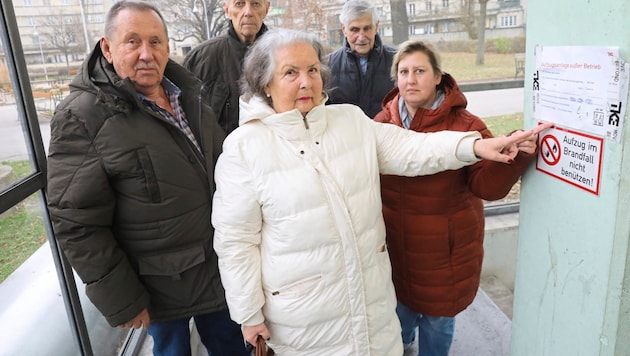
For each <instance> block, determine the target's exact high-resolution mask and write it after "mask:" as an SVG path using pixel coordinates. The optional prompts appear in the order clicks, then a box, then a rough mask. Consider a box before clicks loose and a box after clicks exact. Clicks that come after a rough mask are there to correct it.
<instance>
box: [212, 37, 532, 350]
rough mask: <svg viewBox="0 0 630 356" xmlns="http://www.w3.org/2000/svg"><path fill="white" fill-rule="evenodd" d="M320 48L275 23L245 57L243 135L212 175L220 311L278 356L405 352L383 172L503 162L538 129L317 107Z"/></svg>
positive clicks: (235, 135) (237, 134) (322, 70)
mask: <svg viewBox="0 0 630 356" xmlns="http://www.w3.org/2000/svg"><path fill="white" fill-rule="evenodd" d="M322 55H323V50H322V46H321V45H320V44H319V42H318V41H317V40H316V39H315V38H314V37H313V36H312V35H309V34H306V33H303V32H299V31H293V30H287V29H273V30H270V31H269V32H267V33H266V34H265V35H264V36H263V37H262V38H261V39H260V40H258V41H257V42H256V44H255V45H254V46H253V47H252V48H251V49H250V52H249V54H248V56H247V57H246V59H245V64H244V72H243V88H244V95H243V96H242V97H241V102H240V127H239V128H238V129H236V130H235V131H233V132H232V133H231V134H230V135H229V136H228V137H227V139H226V140H225V143H224V146H223V154H222V155H221V156H220V157H219V160H218V163H217V167H216V170H215V172H216V174H215V179H216V184H217V191H216V193H215V195H214V204H213V210H212V211H213V213H212V223H213V225H214V227H215V237H214V239H215V240H214V248H215V250H216V252H217V254H218V256H219V269H220V273H221V278H222V281H223V284H224V287H225V290H226V298H227V302H228V306H229V310H230V315H231V317H232V319H233V320H234V321H236V322H237V323H239V324H241V325H242V327H243V335H244V337H245V339H246V340H247V341H248V342H250V343H252V344H254V343H255V340H256V338H257V337H258V335H261V336H262V337H264V338H265V339H268V341H267V343H268V344H269V346H270V347H272V348H273V349H274V350H275V351H276V354H277V355H301V356H303V355H317V356H321V355H361V356H366V355H396V356H399V355H402V353H403V345H402V341H401V336H400V323H399V321H398V318H397V317H396V313H395V308H396V297H395V294H394V287H393V284H392V280H391V267H390V261H389V256H388V254H387V246H386V245H385V226H384V224H383V218H382V215H381V194H380V185H379V173H383V174H397V175H407V176H415V175H422V174H432V173H435V172H438V171H442V170H445V169H457V168H460V167H462V166H464V165H468V164H472V163H474V162H477V161H478V160H479V158H477V157H483V158H487V159H493V160H496V161H503V162H509V161H510V160H511V159H512V158H513V157H514V155H515V154H516V152H517V150H516V143H517V142H518V141H519V140H524V139H526V138H528V137H530V136H531V135H534V134H536V132H534V131H528V132H524V133H522V134H519V135H512V136H511V137H509V138H505V137H501V138H493V139H486V140H481V139H480V135H479V133H477V132H467V133H461V132H441V133H434V134H422V133H416V132H413V131H409V130H403V129H401V128H399V127H397V126H394V125H384V124H379V123H375V122H373V121H372V120H370V119H369V118H368V117H367V116H366V115H365V114H364V113H363V112H362V111H361V110H360V109H359V108H358V107H356V106H353V105H343V104H342V105H329V106H325V105H324V103H325V102H326V98H327V97H326V94H324V91H323V89H324V85H325V84H326V82H327V81H328V79H329V74H328V73H329V72H328V71H327V68H326V66H325V65H324V64H322V63H321V59H322Z"/></svg>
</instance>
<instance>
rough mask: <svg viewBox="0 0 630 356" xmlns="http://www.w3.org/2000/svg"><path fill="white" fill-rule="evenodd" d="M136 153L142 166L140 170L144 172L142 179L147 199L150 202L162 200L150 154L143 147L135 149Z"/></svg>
mask: <svg viewBox="0 0 630 356" xmlns="http://www.w3.org/2000/svg"><path fill="white" fill-rule="evenodd" d="M136 154H137V155H138V162H139V163H140V167H142V172H143V173H144V181H145V185H146V190H147V194H148V196H149V199H150V200H151V202H152V203H159V202H160V201H162V195H161V194H160V186H159V185H158V182H157V178H156V176H155V170H154V168H153V161H151V156H150V155H149V152H147V150H145V149H140V150H137V151H136Z"/></svg>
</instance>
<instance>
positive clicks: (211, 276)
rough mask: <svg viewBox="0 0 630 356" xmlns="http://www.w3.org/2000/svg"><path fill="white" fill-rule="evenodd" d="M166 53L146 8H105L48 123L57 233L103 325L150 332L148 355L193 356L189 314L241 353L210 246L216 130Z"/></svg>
mask: <svg viewBox="0 0 630 356" xmlns="http://www.w3.org/2000/svg"><path fill="white" fill-rule="evenodd" d="M168 53H169V47H168V36H167V30H166V26H165V24H164V21H163V18H162V16H161V14H160V13H159V11H158V10H157V9H156V8H155V7H154V6H153V5H150V4H149V3H141V2H134V1H121V2H117V3H116V4H114V5H113V7H112V8H111V9H110V11H109V13H108V15H107V19H106V25H105V36H104V37H103V38H102V39H101V41H100V42H99V45H97V46H96V47H95V49H94V51H93V52H92V53H91V55H90V56H89V58H88V59H87V60H86V61H85V63H84V64H83V66H82V69H81V72H80V73H79V74H78V75H77V77H76V78H74V80H73V81H72V84H71V91H70V94H69V96H68V97H67V98H66V99H65V100H64V101H63V102H62V103H61V104H60V105H59V106H58V107H57V110H56V112H55V115H54V117H53V119H52V121H51V141H50V149H49V160H48V189H47V196H48V204H49V209H50V214H51V219H52V222H53V227H54V232H55V236H56V238H57V240H58V241H59V244H60V246H61V248H62V250H63V252H64V253H65V255H66V256H67V258H68V260H69V261H70V263H71V265H72V267H73V268H74V269H75V270H76V272H77V273H78V274H79V276H80V277H81V279H82V281H83V282H84V283H85V284H86V293H87V295H88V297H89V298H90V300H91V301H92V303H94V305H95V306H96V307H97V308H98V309H99V311H100V312H101V313H102V314H103V315H104V316H105V318H106V319H107V321H108V322H109V323H110V325H112V326H118V327H133V328H138V327H145V328H148V331H149V334H151V335H152V336H153V339H154V353H155V354H156V355H161V354H165V355H166V354H168V355H184V354H190V335H189V320H190V318H194V321H195V323H196V325H197V330H198V331H199V334H200V336H201V340H202V342H203V343H204V345H205V346H206V348H207V349H208V351H209V352H210V353H212V354H214V355H247V352H246V350H245V347H244V344H243V339H242V336H241V332H240V327H239V326H238V325H237V324H235V323H233V322H232V321H231V320H230V318H229V315H228V312H227V308H226V302H225V297H224V290H223V287H222V285H221V281H220V278H219V273H218V267H217V256H216V255H215V253H214V250H213V246H212V238H213V229H212V225H211V224H210V214H211V202H212V195H213V192H214V182H213V173H214V163H215V160H216V159H217V157H218V155H219V153H220V152H221V145H222V142H223V138H224V133H223V131H222V130H221V129H220V128H219V127H218V126H217V123H216V120H215V119H214V115H213V114H212V111H211V109H210V107H209V106H208V105H207V104H206V102H205V101H204V98H202V96H201V93H200V87H201V83H200V82H199V81H198V80H197V79H196V78H195V77H194V76H193V75H192V74H191V73H189V72H188V71H187V70H185V69H184V68H183V67H181V66H180V65H178V64H176V63H175V62H173V61H171V60H169V59H168Z"/></svg>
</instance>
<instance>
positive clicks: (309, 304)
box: [263, 274, 332, 328]
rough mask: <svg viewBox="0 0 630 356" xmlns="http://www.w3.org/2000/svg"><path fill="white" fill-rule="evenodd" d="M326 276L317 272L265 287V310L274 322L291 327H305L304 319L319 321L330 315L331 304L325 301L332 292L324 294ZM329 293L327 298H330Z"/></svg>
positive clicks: (269, 319)
mask: <svg viewBox="0 0 630 356" xmlns="http://www.w3.org/2000/svg"><path fill="white" fill-rule="evenodd" d="M324 284H325V283H324V278H323V276H322V275H319V274H318V275H316V276H311V277H307V278H304V279H301V280H299V281H296V282H293V283H291V284H287V285H284V286H282V287H280V288H275V289H271V290H269V289H266V290H265V305H264V307H263V313H264V314H265V318H266V319H267V320H268V321H269V322H271V323H281V324H283V325H286V326H289V327H297V328H300V327H303V326H304V320H310V321H313V320H318V319H319V318H322V314H324V315H329V314H330V311H329V310H327V309H329V308H331V304H332V303H326V301H327V300H328V298H329V293H328V292H329V291H326V293H324ZM327 296H328V297H327Z"/></svg>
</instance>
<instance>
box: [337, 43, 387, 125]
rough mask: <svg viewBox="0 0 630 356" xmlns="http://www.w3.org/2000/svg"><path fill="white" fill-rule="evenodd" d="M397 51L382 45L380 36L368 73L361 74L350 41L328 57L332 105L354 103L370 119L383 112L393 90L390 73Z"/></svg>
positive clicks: (369, 59)
mask: <svg viewBox="0 0 630 356" xmlns="http://www.w3.org/2000/svg"><path fill="white" fill-rule="evenodd" d="M395 54H396V49H395V48H393V47H390V46H387V45H384V44H383V43H382V42H381V38H380V37H379V35H376V38H375V40H374V48H372V51H370V55H369V56H368V67H367V73H366V75H365V76H364V75H363V73H362V72H361V65H360V64H359V57H358V56H357V55H356V54H354V52H352V49H351V48H350V44H348V41H347V40H345V41H344V46H343V47H341V48H339V49H338V50H336V51H334V52H332V53H331V54H329V55H328V58H327V61H328V66H329V67H330V70H331V72H332V81H331V86H330V90H329V95H328V103H329V104H355V105H358V106H359V107H360V108H361V109H363V111H364V112H365V114H366V115H367V116H369V117H370V118H372V119H373V118H374V116H376V114H378V113H379V112H380V111H381V102H382V101H383V98H385V95H387V93H388V92H389V91H390V90H391V89H392V88H393V87H394V81H393V80H392V79H391V77H390V74H389V73H390V70H391V67H392V62H393V59H394V55H395Z"/></svg>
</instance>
